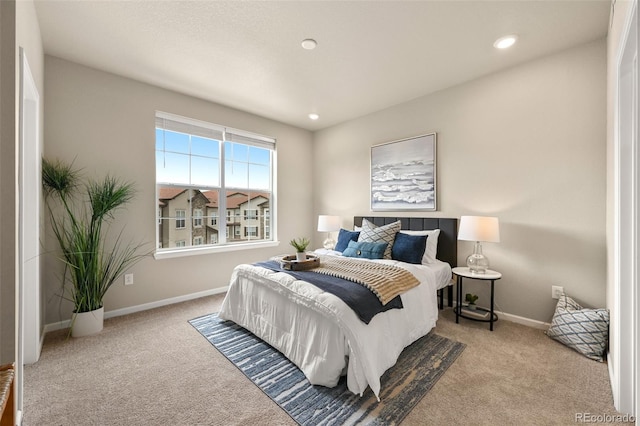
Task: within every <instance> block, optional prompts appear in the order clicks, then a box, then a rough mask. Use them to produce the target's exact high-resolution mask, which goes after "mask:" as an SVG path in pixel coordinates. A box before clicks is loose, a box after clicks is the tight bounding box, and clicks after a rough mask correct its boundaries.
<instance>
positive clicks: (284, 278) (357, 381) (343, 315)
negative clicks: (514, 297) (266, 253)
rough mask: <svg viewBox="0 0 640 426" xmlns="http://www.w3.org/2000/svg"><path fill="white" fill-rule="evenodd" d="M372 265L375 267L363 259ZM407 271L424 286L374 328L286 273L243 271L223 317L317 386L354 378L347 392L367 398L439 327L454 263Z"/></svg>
mask: <svg viewBox="0 0 640 426" xmlns="http://www.w3.org/2000/svg"><path fill="white" fill-rule="evenodd" d="M362 261H363V262H371V260H364V259H363V260H362ZM373 262H384V263H390V264H394V265H398V266H401V267H403V268H405V269H407V270H409V271H410V272H411V273H413V274H414V275H415V276H416V277H417V278H418V280H420V285H418V286H417V287H414V288H412V289H411V290H409V291H408V292H406V293H404V294H402V295H401V298H402V303H403V306H404V308H403V309H391V310H389V311H387V312H382V313H380V314H378V315H376V316H375V317H374V318H373V319H372V320H371V322H370V323H369V324H368V325H367V324H365V323H363V322H362V321H361V320H360V319H359V318H358V317H357V315H356V314H355V313H354V312H353V311H352V310H351V308H349V307H348V306H347V305H346V304H345V303H344V302H343V301H342V300H341V299H339V298H338V297H336V296H334V295H333V294H330V293H326V292H324V291H322V290H320V289H319V288H317V287H315V286H314V285H312V284H309V283H307V282H304V281H299V280H296V279H295V278H293V277H291V276H290V275H287V274H286V273H282V272H273V271H270V270H268V269H264V268H260V267H256V266H252V265H239V266H237V267H236V268H235V270H234V271H233V274H232V277H231V283H230V286H229V291H228V292H227V295H226V297H225V299H224V302H223V303H222V309H221V311H220V313H219V317H220V318H222V319H226V320H231V321H234V322H235V323H237V324H239V325H241V326H242V327H244V328H246V329H247V330H249V331H251V332H252V333H254V334H255V335H256V336H258V337H260V338H261V339H262V340H264V341H266V342H267V343H269V344H270V345H271V346H273V347H275V348H276V349H278V350H279V351H280V352H282V353H283V354H284V355H285V356H286V357H287V358H289V359H290V360H291V361H292V362H293V363H294V364H296V365H297V366H298V368H300V370H302V372H303V373H304V374H305V376H306V377H307V379H308V380H309V381H310V382H311V383H312V384H317V385H323V386H328V387H333V386H335V385H336V384H337V383H338V380H339V378H340V376H341V375H344V374H345V372H346V375H347V387H348V388H349V390H350V391H351V392H353V393H356V394H360V395H362V393H363V392H364V391H365V390H366V388H367V386H371V389H372V390H373V392H374V394H375V395H376V397H378V394H379V392H380V377H381V376H382V375H383V374H384V372H385V371H386V370H387V369H388V368H389V367H391V366H393V365H394V364H395V363H396V360H397V359H398V356H399V355H400V353H401V352H402V350H403V349H404V348H405V347H406V346H408V345H410V344H411V343H413V342H414V341H415V340H417V339H419V338H420V337H422V336H424V335H426V334H427V333H428V332H429V331H430V330H431V329H432V328H433V327H434V326H435V324H436V320H437V319H438V307H437V301H436V299H437V298H436V291H437V290H438V289H439V288H442V287H445V286H446V285H449V283H450V280H451V268H450V267H449V265H448V264H447V263H444V262H440V261H438V262H436V263H433V264H429V265H412V264H407V263H403V262H398V261H393V260H375V261H373Z"/></svg>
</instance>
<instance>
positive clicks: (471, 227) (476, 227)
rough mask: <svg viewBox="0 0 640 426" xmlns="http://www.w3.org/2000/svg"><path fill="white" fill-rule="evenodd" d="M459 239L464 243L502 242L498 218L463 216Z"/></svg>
mask: <svg viewBox="0 0 640 426" xmlns="http://www.w3.org/2000/svg"><path fill="white" fill-rule="evenodd" d="M458 239H459V240H464V241H486V242H489V243H499V242H500V224H499V223H498V218H497V217H486V216H462V217H460V229H459V230H458Z"/></svg>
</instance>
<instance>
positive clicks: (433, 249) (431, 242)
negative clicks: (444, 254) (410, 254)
mask: <svg viewBox="0 0 640 426" xmlns="http://www.w3.org/2000/svg"><path fill="white" fill-rule="evenodd" d="M400 232H402V233H403V234H407V235H426V236H427V248H426V249H425V251H424V256H422V263H423V264H428V263H434V262H435V261H436V255H437V254H438V236H439V235H440V230H439V229H432V230H429V231H405V230H401V231H400Z"/></svg>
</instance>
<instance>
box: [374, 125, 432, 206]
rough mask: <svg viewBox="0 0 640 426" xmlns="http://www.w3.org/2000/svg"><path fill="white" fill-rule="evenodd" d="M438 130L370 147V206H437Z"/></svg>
mask: <svg viewBox="0 0 640 426" xmlns="http://www.w3.org/2000/svg"><path fill="white" fill-rule="evenodd" d="M436 193H437V191H436V134H435V133H429V134H426V135H421V136H415V137H412V138H407V139H402V140H398V141H393V142H387V143H383V144H380V145H374V146H372V147H371V210H373V211H382V210H426V211H435V210H436Z"/></svg>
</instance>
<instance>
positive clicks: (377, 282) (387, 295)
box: [311, 256, 420, 305]
mask: <svg viewBox="0 0 640 426" xmlns="http://www.w3.org/2000/svg"><path fill="white" fill-rule="evenodd" d="M311 272H316V273H319V274H325V275H331V276H333V277H338V278H342V279H344V280H349V281H353V282H355V283H358V284H360V285H363V286H365V287H367V288H368V289H369V290H371V291H372V292H373V293H374V294H375V295H376V296H377V297H378V299H380V302H381V303H382V304H383V305H386V304H387V303H388V302H389V301H390V300H392V299H393V298H394V297H396V296H398V295H399V294H402V293H404V292H405V291H407V290H410V289H412V288H413V287H415V286H417V285H418V284H420V281H418V279H417V278H416V277H415V276H414V275H413V274H412V273H411V272H409V271H407V270H405V269H402V268H400V267H399V266H394V265H386V264H382V263H377V262H363V261H361V260H358V259H353V258H349V257H338V256H320V266H319V267H317V268H314V269H311Z"/></svg>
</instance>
